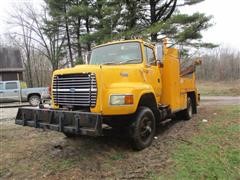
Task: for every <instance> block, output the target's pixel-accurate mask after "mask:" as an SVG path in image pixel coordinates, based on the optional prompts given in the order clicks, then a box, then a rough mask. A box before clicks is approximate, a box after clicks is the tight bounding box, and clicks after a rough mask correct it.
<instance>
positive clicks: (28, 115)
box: [15, 108, 102, 136]
mask: <svg viewBox="0 0 240 180" xmlns="http://www.w3.org/2000/svg"><path fill="white" fill-rule="evenodd" d="M15 124H18V125H23V126H30V127H35V128H42V129H50V130H54V131H59V132H63V133H72V134H76V135H90V136H100V135H102V116H101V115H100V114H96V113H90V112H79V111H66V110H54V109H37V108H19V109H18V113H17V117H16V120H15Z"/></svg>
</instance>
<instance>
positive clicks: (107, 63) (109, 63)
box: [102, 62, 119, 65]
mask: <svg viewBox="0 0 240 180" xmlns="http://www.w3.org/2000/svg"><path fill="white" fill-rule="evenodd" d="M111 64H119V63H118V62H106V63H103V64H102V65H111Z"/></svg>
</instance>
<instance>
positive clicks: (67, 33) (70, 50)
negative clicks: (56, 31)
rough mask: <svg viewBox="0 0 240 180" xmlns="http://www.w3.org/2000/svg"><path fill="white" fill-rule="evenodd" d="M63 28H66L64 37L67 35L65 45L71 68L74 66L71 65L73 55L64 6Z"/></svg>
mask: <svg viewBox="0 0 240 180" xmlns="http://www.w3.org/2000/svg"><path fill="white" fill-rule="evenodd" d="M64 10H65V28H66V35H67V44H68V51H69V57H70V64H71V67H73V66H74V63H73V55H72V44H71V39H70V33H69V26H68V18H67V17H66V13H67V11H66V6H65V9H64Z"/></svg>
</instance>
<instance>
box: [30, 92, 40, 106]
mask: <svg viewBox="0 0 240 180" xmlns="http://www.w3.org/2000/svg"><path fill="white" fill-rule="evenodd" d="M28 102H29V104H30V105H31V106H38V105H39V104H40V103H41V99H40V96H38V95H31V96H30V97H29V99H28Z"/></svg>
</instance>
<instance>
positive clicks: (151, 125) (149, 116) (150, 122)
mask: <svg viewBox="0 0 240 180" xmlns="http://www.w3.org/2000/svg"><path fill="white" fill-rule="evenodd" d="M130 128H131V136H132V145H133V148H134V149H135V150H142V149H144V148H146V147H148V146H150V145H151V143H152V141H153V138H154V135H155V132H156V121H155V117H154V114H153V112H152V110H151V109H149V108H148V107H139V108H138V110H137V112H136V115H135V121H134V122H133V124H132V125H131V127H130Z"/></svg>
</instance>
